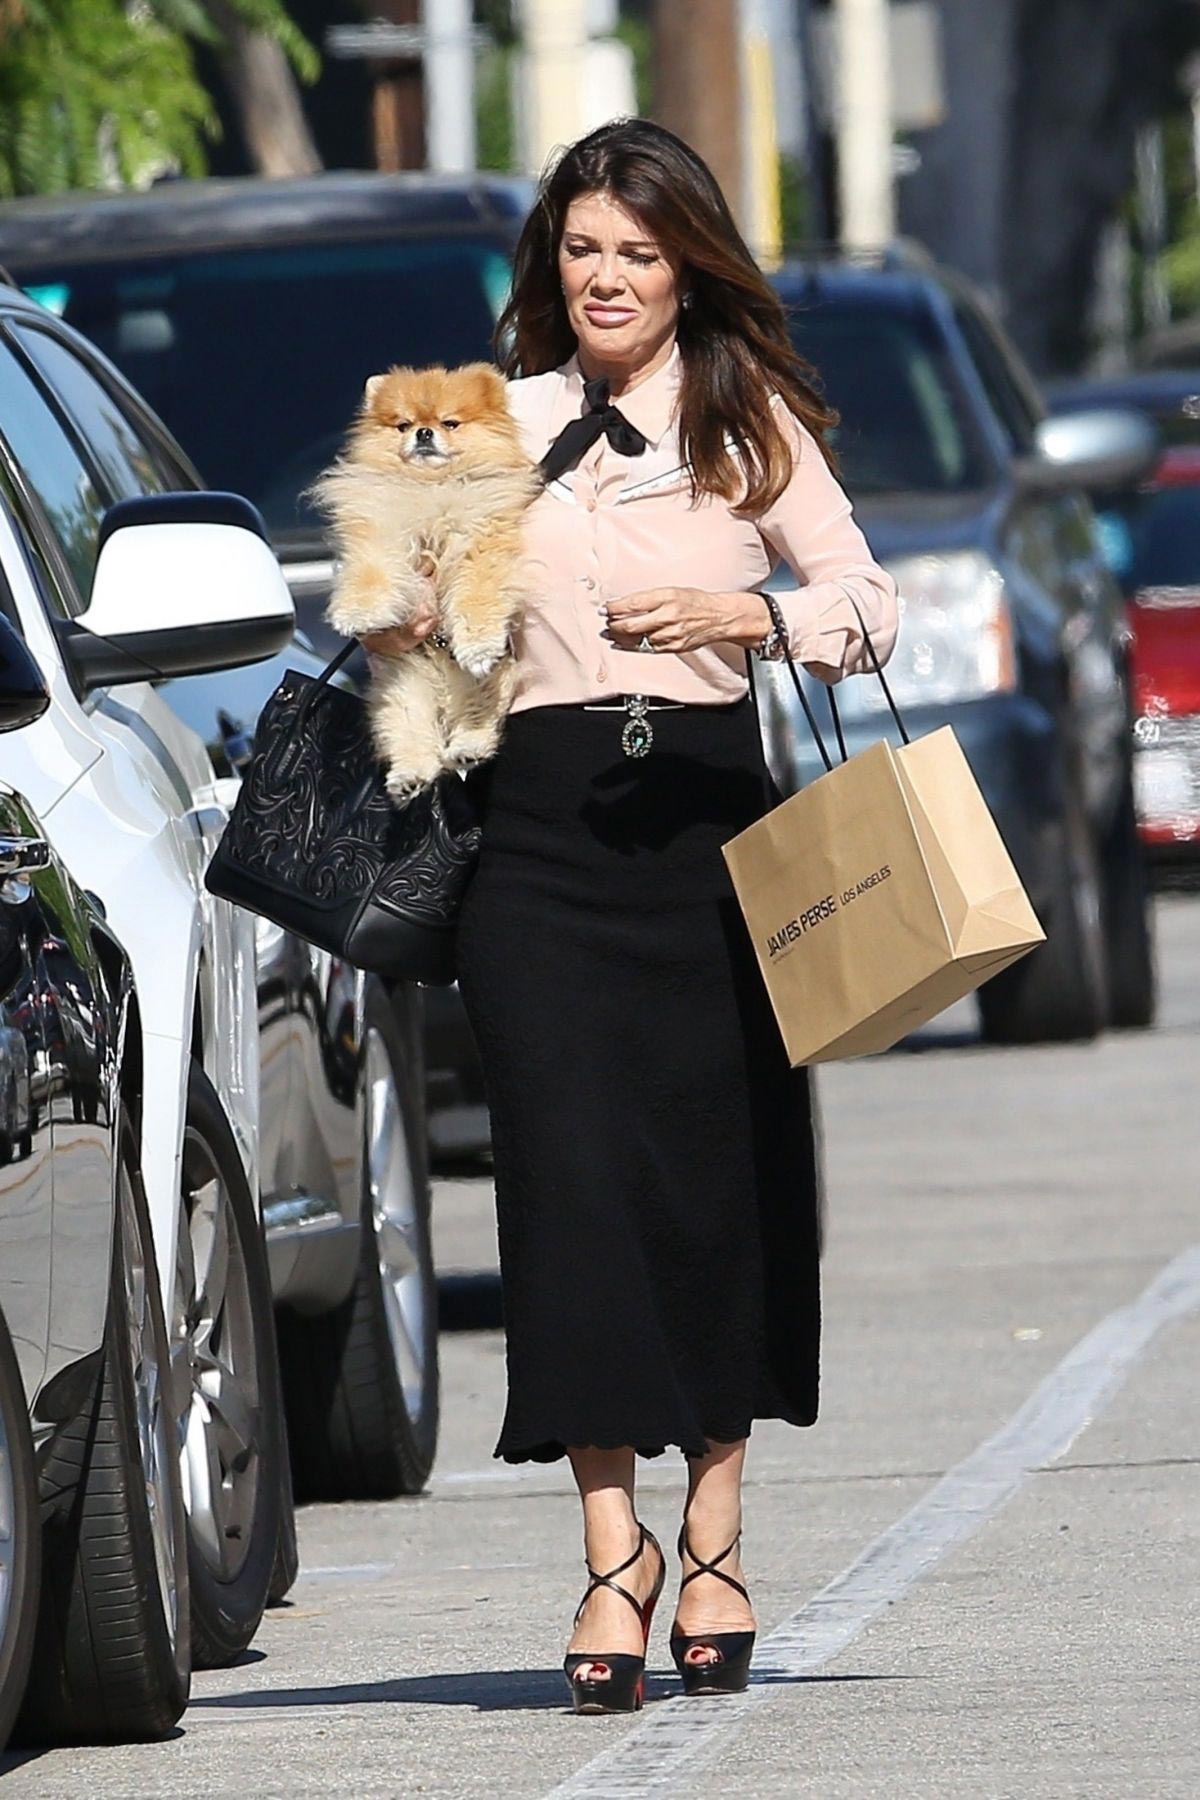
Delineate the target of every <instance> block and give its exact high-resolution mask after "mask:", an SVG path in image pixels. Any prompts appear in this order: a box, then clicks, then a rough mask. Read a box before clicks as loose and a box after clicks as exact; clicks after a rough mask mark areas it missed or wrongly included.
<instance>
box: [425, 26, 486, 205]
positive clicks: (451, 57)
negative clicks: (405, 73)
mask: <svg viewBox="0 0 1200 1800" xmlns="http://www.w3.org/2000/svg"><path fill="white" fill-rule="evenodd" d="M425 122H426V129H425V136H426V141H427V143H428V146H429V167H430V168H431V169H440V170H442V171H443V172H444V173H446V174H449V175H459V174H462V173H464V172H465V171H467V170H469V169H473V168H474V167H475V43H474V38H473V35H472V29H471V0H425Z"/></svg>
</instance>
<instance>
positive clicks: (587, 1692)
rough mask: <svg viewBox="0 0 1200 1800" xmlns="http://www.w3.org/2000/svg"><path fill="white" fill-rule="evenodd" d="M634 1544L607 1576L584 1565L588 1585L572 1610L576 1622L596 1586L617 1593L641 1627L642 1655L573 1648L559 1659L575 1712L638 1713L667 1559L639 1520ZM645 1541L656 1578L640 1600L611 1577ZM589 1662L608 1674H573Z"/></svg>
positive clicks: (635, 1556) (632, 1559)
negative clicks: (653, 1555) (654, 1558)
mask: <svg viewBox="0 0 1200 1800" xmlns="http://www.w3.org/2000/svg"><path fill="white" fill-rule="evenodd" d="M638 1534H639V1535H638V1547H637V1549H636V1550H635V1551H634V1553H633V1555H632V1556H630V1557H627V1558H626V1560H625V1561H624V1562H623V1563H621V1564H620V1565H619V1567H617V1568H615V1569H610V1570H609V1571H608V1574H607V1575H599V1574H597V1572H596V1570H595V1569H593V1567H592V1565H591V1563H588V1564H587V1572H588V1578H589V1579H588V1584H587V1590H586V1592H585V1593H584V1596H583V1599H582V1600H581V1601H580V1602H579V1605H578V1606H577V1607H576V1609H575V1623H576V1624H577V1625H578V1623H579V1619H580V1615H581V1613H582V1612H583V1609H584V1607H585V1606H586V1605H587V1603H588V1601H589V1600H590V1599H591V1597H592V1595H593V1594H594V1593H595V1591H596V1589H597V1588H598V1587H606V1588H611V1589H612V1591H613V1593H614V1594H620V1596H621V1598H622V1600H628V1602H629V1604H630V1606H632V1608H633V1610H634V1612H635V1613H636V1614H637V1616H638V1619H639V1620H640V1621H641V1627H642V1655H641V1656H631V1655H629V1654H628V1653H623V1654H618V1655H614V1656H606V1655H604V1654H603V1653H601V1652H600V1651H595V1650H593V1651H590V1652H580V1651H573V1652H572V1653H571V1654H570V1655H569V1656H565V1657H564V1658H563V1674H564V1675H565V1676H566V1678H567V1686H568V1687H569V1688H570V1690H571V1699H572V1701H573V1702H574V1706H575V1711H576V1712H577V1713H615V1712H638V1711H640V1710H641V1706H642V1702H643V1700H644V1699H645V1696H646V1656H645V1646H646V1643H647V1642H648V1640H649V1637H650V1621H651V1619H652V1618H653V1617H654V1608H655V1607H656V1606H657V1605H658V1596H659V1595H660V1594H661V1593H662V1590H663V1582H664V1581H665V1580H666V1574H667V1559H666V1557H665V1556H664V1555H663V1553H662V1548H661V1546H660V1545H659V1542H658V1539H657V1538H656V1537H655V1535H654V1533H653V1532H652V1531H647V1530H646V1527H645V1526H644V1525H642V1524H641V1523H640V1522H639V1524H638ZM647 1544H653V1545H654V1548H655V1549H656V1550H657V1551H658V1580H657V1581H656V1582H655V1584H654V1587H653V1589H652V1590H651V1592H650V1595H649V1597H648V1598H647V1599H646V1600H644V1601H642V1600H639V1599H637V1597H636V1596H635V1595H633V1594H631V1593H630V1591H629V1589H628V1588H626V1587H622V1586H621V1584H620V1582H619V1581H617V1580H615V1579H614V1577H616V1576H617V1575H623V1574H624V1573H625V1570H626V1569H632V1567H633V1565H634V1563H635V1562H637V1560H638V1558H639V1557H640V1556H641V1554H642V1552H643V1550H644V1549H645V1548H646V1545H647ZM587 1663H590V1664H591V1665H592V1666H593V1667H594V1668H597V1669H607V1670H608V1674H607V1675H605V1676H603V1677H602V1678H601V1679H599V1680H596V1679H594V1678H592V1677H587V1676H580V1677H577V1676H576V1673H575V1671H576V1670H577V1669H580V1668H582V1667H583V1666H584V1665H585V1664H587Z"/></svg>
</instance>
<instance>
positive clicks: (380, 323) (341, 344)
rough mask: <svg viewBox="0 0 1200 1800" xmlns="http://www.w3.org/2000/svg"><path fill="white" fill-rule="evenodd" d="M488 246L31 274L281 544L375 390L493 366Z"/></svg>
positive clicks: (150, 261) (472, 241)
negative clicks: (411, 375) (388, 374)
mask: <svg viewBox="0 0 1200 1800" xmlns="http://www.w3.org/2000/svg"><path fill="white" fill-rule="evenodd" d="M509 275H510V267H509V255H508V248H507V245H506V244H505V243H504V242H503V241H502V240H500V239H495V240H493V239H491V238H487V237H482V236H450V235H447V234H443V235H438V234H437V233H431V234H429V235H428V236H425V237H404V238H394V239H392V240H386V239H384V240H374V239H372V240H368V241H362V242H357V241H343V242H328V243H314V244H296V245H287V246H271V245H266V246H256V247H253V248H249V249H244V250H239V249H234V250H222V251H219V252H209V253H204V254H196V255H175V256H172V257H170V258H139V259H138V260H137V261H136V262H130V263H128V264H122V263H120V262H105V263H104V264H98V265H92V266H83V267H72V266H70V265H69V264H67V263H65V262H64V263H63V264H62V265H60V266H56V267H54V268H45V269H41V270H37V269H33V268H30V269H26V270H24V271H23V272H22V276H21V280H22V285H23V286H24V287H25V288H26V290H27V291H28V292H30V293H32V294H33V295H34V296H35V297H36V298H38V299H40V300H41V301H42V303H43V304H44V305H46V306H47V307H49V308H50V309H51V310H52V311H54V312H56V313H58V314H59V315H60V316H61V317H63V318H65V319H66V320H67V321H68V323H70V324H73V325H76V326H78V327H79V329H80V330H81V331H83V332H85V333H86V334H87V336H88V337H89V338H91V340H92V341H93V342H94V343H95V344H96V345H97V346H98V347H99V349H100V350H102V351H103V352H104V354H105V355H106V356H107V357H108V358H109V359H110V360H111V361H112V362H113V363H115V364H116V366H117V367H118V368H119V369H120V370H121V372H122V374H124V375H125V376H127V377H128V379H129V380H130V381H131V382H132V383H133V386H134V387H135V388H137V390H138V392H139V393H141V394H142V395H143V396H144V397H145V399H146V400H147V401H148V402H149V404H150V405H151V406H152V407H153V408H154V410H155V412H156V413H157V414H158V415H159V417H160V418H161V419H162V420H163V421H164V422H165V424H166V425H167V427H168V429H169V430H170V431H171V432H172V434H173V435H174V436H175V437H176V438H177V439H178V440H179V442H180V444H182V446H183V448H184V450H185V451H186V452H187V454H188V456H189V457H190V458H191V459H192V461H193V462H194V463H195V464H196V465H197V467H198V468H199V469H200V470H201V472H202V473H203V476H204V479H205V481H207V482H211V483H212V484H213V486H215V487H219V488H229V489H232V490H233V492H235V493H239V494H245V495H246V496H247V497H248V498H249V499H250V500H253V501H254V503H255V504H256V505H257V506H258V507H259V508H260V509H261V511H262V512H263V514H264V516H265V518H266V521H267V524H268V525H269V526H270V528H271V530H272V531H274V532H275V533H277V534H284V533H286V532H288V531H289V530H293V531H294V530H297V529H306V530H308V531H310V532H311V531H312V529H313V525H314V515H313V514H312V513H311V512H310V511H309V509H308V508H307V507H306V506H305V505H304V503H303V501H302V499H301V495H302V494H303V492H304V490H305V489H306V488H307V487H308V486H309V484H310V483H311V482H312V481H313V480H314V479H315V477H316V476H317V475H318V474H319V473H320V471H321V470H322V468H324V467H325V466H326V465H327V464H328V463H329V462H331V461H332V460H333V457H334V456H335V455H336V454H337V451H338V449H339V448H340V446H341V443H342V440H343V438H344V436H345V432H346V428H347V426H348V425H349V423H350V420H351V418H352V417H353V414H354V412H355V410H356V409H357V407H358V404H359V401H360V400H361V398H362V392H363V388H364V386H365V384H366V380H367V377H368V376H369V375H373V374H376V373H378V372H379V371H380V370H381V369H386V368H388V367H389V366H390V365H391V364H393V363H415V364H426V363H438V362H443V363H451V364H453V363H462V362H470V361H473V360H476V359H486V358H488V357H490V354H491V337H492V331H493V328H494V326H495V322H496V319H497V317H498V316H499V312H500V310H501V308H502V307H503V304H504V301H505V299H506V297H507V292H508V284H509Z"/></svg>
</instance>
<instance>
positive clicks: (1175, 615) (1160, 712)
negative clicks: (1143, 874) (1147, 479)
mask: <svg viewBox="0 0 1200 1800" xmlns="http://www.w3.org/2000/svg"><path fill="white" fill-rule="evenodd" d="M1129 529H1130V545H1129V549H1130V569H1129V587H1130V589H1131V599H1130V603H1129V622H1130V628H1131V630H1132V633H1133V641H1132V645H1131V660H1132V669H1133V693H1134V706H1135V719H1134V728H1133V729H1134V741H1135V744H1136V751H1137V753H1136V756H1135V758H1134V777H1135V791H1136V795H1137V808H1138V819H1139V823H1140V828H1141V833H1142V837H1143V839H1144V840H1145V842H1146V843H1147V845H1149V846H1151V847H1152V848H1153V849H1155V850H1156V851H1157V852H1159V853H1160V854H1162V855H1164V856H1165V855H1167V854H1170V853H1183V854H1192V855H1200V447H1194V446H1191V445H1189V446H1186V447H1184V446H1180V447H1179V448H1175V449H1171V450H1168V451H1167V453H1166V455H1165V456H1164V457H1163V460H1162V462H1161V464H1160V465H1159V467H1158V469H1157V471H1156V473H1155V476H1154V479H1153V481H1152V482H1151V483H1150V484H1149V487H1148V488H1147V490H1146V492H1145V495H1144V496H1143V499H1142V502H1141V504H1140V505H1139V507H1138V509H1137V511H1136V512H1135V513H1134V515H1133V517H1132V518H1131V519H1130V521H1129Z"/></svg>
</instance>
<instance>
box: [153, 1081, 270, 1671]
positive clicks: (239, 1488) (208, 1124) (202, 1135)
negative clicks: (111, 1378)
mask: <svg viewBox="0 0 1200 1800" xmlns="http://www.w3.org/2000/svg"><path fill="white" fill-rule="evenodd" d="M178 1244H179V1248H178V1261H177V1265H176V1277H175V1306H174V1324H173V1329H172V1333H171V1345H172V1356H173V1358H174V1361H175V1368H176V1372H175V1390H174V1391H175V1395H176V1400H177V1404H178V1405H179V1408H180V1414H181V1426H180V1442H181V1446H182V1453H181V1462H182V1470H183V1498H184V1506H185V1508H186V1512H187V1538H188V1567H189V1570H190V1573H191V1586H192V1657H193V1661H194V1662H195V1665H196V1667H197V1668H201V1669H212V1668H220V1667H223V1666H224V1665H225V1664H227V1663H230V1662H232V1661H233V1659H234V1658H235V1657H236V1656H239V1655H240V1654H241V1652H242V1651H243V1650H244V1649H245V1648H246V1646H247V1644H248V1643H249V1642H250V1640H251V1638H252V1637H253V1636H254V1633H255V1632H256V1631H257V1630H258V1626H259V1622H260V1620H261V1618H262V1615H263V1609H264V1607H265V1606H266V1603H267V1594H268V1591H269V1589H270V1584H271V1577H272V1572H273V1570H274V1567H275V1554H276V1549H277V1546H278V1541H279V1509H280V1497H281V1491H282V1490H281V1481H282V1472H281V1468H280V1462H281V1458H282V1453H283V1452H282V1445H283V1438H282V1428H281V1421H280V1417H279V1409H278V1406H277V1404H276V1394H277V1381H278V1374H277V1370H276V1364H275V1335H274V1330H273V1315H272V1310H271V1289H270V1282H269V1280H268V1276H267V1265H266V1256H265V1254H264V1251H263V1243H262V1231H261V1228H260V1226H259V1221H258V1216H257V1214H256V1213H255V1210H254V1202H253V1200H252V1198H251V1194H250V1187H249V1184H248V1182H247V1180H246V1175H245V1171H244V1169H243V1167H242V1161H241V1157H240V1156H239V1155H238V1149H237V1144H236V1142H235V1140H234V1137H233V1132H232V1130H231V1129H230V1126H229V1122H228V1120H227V1119H226V1117H225V1113H224V1110H223V1109H222V1106H221V1103H220V1101H219V1100H218V1098H217V1096H216V1093H215V1091H214V1089H213V1086H212V1083H211V1082H210V1081H209V1080H208V1077H207V1076H206V1075H205V1074H204V1072H203V1070H202V1069H201V1068H200V1066H199V1064H197V1063H195V1062H193V1064H192V1068H191V1073H190V1075H189V1078H188V1100H187V1120H186V1124H185V1128H184V1142H183V1187H182V1195H181V1204H180V1209H179V1240H178Z"/></svg>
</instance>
